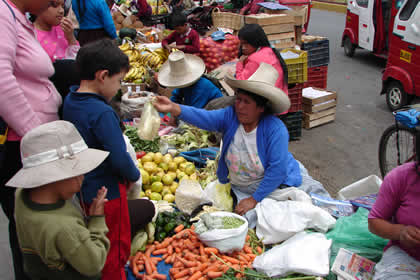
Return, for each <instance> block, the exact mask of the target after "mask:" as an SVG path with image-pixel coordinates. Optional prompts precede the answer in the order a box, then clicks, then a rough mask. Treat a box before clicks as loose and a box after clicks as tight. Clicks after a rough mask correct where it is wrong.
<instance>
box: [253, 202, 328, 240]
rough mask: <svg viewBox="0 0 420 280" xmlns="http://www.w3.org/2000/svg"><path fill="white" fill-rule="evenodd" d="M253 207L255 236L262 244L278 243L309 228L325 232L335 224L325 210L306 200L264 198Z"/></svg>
mask: <svg viewBox="0 0 420 280" xmlns="http://www.w3.org/2000/svg"><path fill="white" fill-rule="evenodd" d="M255 209H256V211H257V217H258V219H257V236H258V238H260V239H261V238H262V239H263V242H264V244H275V243H279V242H281V241H284V240H286V239H289V238H290V237H292V236H293V235H295V234H296V233H298V232H301V231H303V230H305V229H309V228H311V229H315V230H317V231H320V232H324V233H325V232H327V231H328V230H329V229H331V228H333V227H334V225H335V219H334V218H333V217H332V216H331V215H330V214H329V213H328V212H327V211H325V210H323V209H321V208H319V207H317V206H314V205H312V204H309V203H306V202H300V201H275V200H273V199H270V198H266V199H263V201H261V203H258V204H257V206H256V207H255Z"/></svg>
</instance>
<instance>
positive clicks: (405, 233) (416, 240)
mask: <svg viewBox="0 0 420 280" xmlns="http://www.w3.org/2000/svg"><path fill="white" fill-rule="evenodd" d="M400 243H401V244H402V245H404V246H405V247H408V248H412V247H416V246H420V229H419V228H417V227H414V226H404V227H403V228H402V229H401V232H400Z"/></svg>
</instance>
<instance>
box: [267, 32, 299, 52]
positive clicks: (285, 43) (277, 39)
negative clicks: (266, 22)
mask: <svg viewBox="0 0 420 280" xmlns="http://www.w3.org/2000/svg"><path fill="white" fill-rule="evenodd" d="M267 37H268V40H269V41H270V44H271V45H273V46H274V47H275V48H276V49H284V48H293V47H294V46H295V43H296V40H295V32H284V33H277V34H270V35H268V36H267Z"/></svg>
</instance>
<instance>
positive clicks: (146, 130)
mask: <svg viewBox="0 0 420 280" xmlns="http://www.w3.org/2000/svg"><path fill="white" fill-rule="evenodd" d="M159 127H160V117H159V113H158V111H157V110H156V109H155V107H154V106H153V104H152V102H147V103H146V105H144V110H143V113H142V114H141V118H140V121H139V122H138V124H137V134H138V135H139V137H140V139H143V140H149V141H152V140H154V139H155V138H156V137H157V136H158V132H159Z"/></svg>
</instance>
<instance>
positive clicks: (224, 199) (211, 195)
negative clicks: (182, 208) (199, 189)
mask: <svg viewBox="0 0 420 280" xmlns="http://www.w3.org/2000/svg"><path fill="white" fill-rule="evenodd" d="M204 193H205V195H206V196H207V198H208V199H210V200H211V202H212V203H213V206H214V207H216V208H219V209H220V210H223V211H228V212H232V210H233V199H232V196H231V195H230V184H229V183H228V184H222V183H220V182H219V180H216V181H213V182H211V183H209V184H208V185H207V186H206V188H205V189H204Z"/></svg>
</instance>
